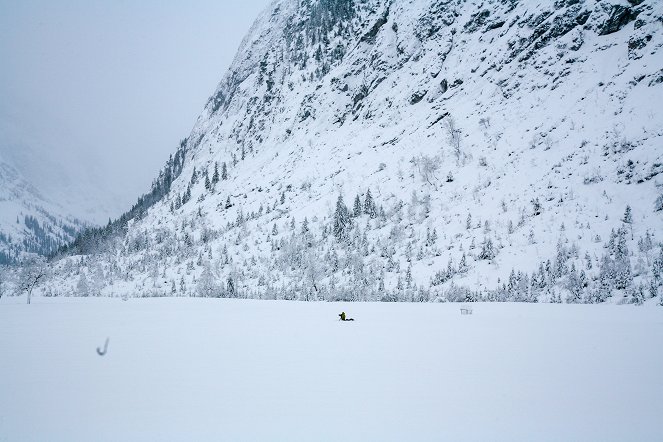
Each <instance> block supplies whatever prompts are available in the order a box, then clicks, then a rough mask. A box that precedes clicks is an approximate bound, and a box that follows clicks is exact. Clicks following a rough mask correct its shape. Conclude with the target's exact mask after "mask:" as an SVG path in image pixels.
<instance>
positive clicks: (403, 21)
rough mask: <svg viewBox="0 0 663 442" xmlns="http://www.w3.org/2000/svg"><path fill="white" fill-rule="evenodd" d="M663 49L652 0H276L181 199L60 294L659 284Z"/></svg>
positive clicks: (247, 43)
mask: <svg viewBox="0 0 663 442" xmlns="http://www.w3.org/2000/svg"><path fill="white" fill-rule="evenodd" d="M662 45H663V5H661V3H660V2H655V1H635V0H632V1H629V2H626V1H617V0H615V1H593V0H585V1H582V0H566V1H563V0H558V1H551V0H534V1H517V0H494V1H490V0H486V1H480V2H479V1H453V0H410V1H405V0H403V1H386V0H364V1H342V0H318V1H314V0H296V1H295V0H280V1H275V2H274V3H273V4H272V5H271V6H270V7H269V8H268V9H267V10H266V11H265V12H264V13H263V14H262V15H261V16H260V17H259V18H258V19H257V20H256V22H255V24H254V26H253V27H252V28H251V30H250V32H249V34H248V35H247V37H246V38H245V40H244V42H243V43H242V45H241V47H240V49H239V51H238V54H237V56H236V58H235V61H234V63H233V65H232V66H231V68H230V70H229V71H228V73H227V74H226V75H225V76H224V78H223V80H222V81H221V83H220V85H219V87H218V88H217V90H216V91H215V92H214V94H213V95H212V96H211V98H210V99H209V101H208V103H207V105H206V107H205V109H204V111H203V113H202V114H201V116H200V117H199V118H198V120H197V121H196V123H195V126H194V128H193V130H192V133H191V135H190V136H189V137H188V138H187V141H186V143H185V147H184V148H183V151H186V160H185V163H184V165H183V169H182V171H181V175H179V177H178V178H177V179H176V180H175V181H174V182H173V183H172V186H169V187H168V190H169V191H168V193H167V194H166V195H165V196H164V197H163V198H162V199H161V200H160V201H159V202H157V203H156V204H155V205H154V206H152V207H151V208H150V209H149V211H148V212H147V213H146V214H145V215H144V216H141V217H140V219H134V220H133V221H131V222H130V223H129V225H128V227H127V229H126V233H125V232H123V233H122V234H121V235H115V236H113V237H112V238H111V239H109V240H107V241H105V242H104V246H103V247H102V248H101V249H100V250H98V251H96V252H95V253H93V254H91V255H89V256H86V257H84V258H83V259H81V258H80V257H69V258H64V259H63V260H61V261H60V262H58V263H56V264H55V268H56V272H55V273H54V276H53V277H52V278H51V279H50V280H49V282H48V284H47V285H46V286H45V288H44V290H45V291H46V292H49V293H67V292H71V291H74V292H75V291H76V288H75V287H76V285H77V283H78V282H79V280H80V278H81V276H80V275H81V274H87V275H89V274H91V273H92V274H95V275H100V276H101V278H95V279H96V280H98V281H100V282H98V286H97V287H96V288H95V290H94V292H95V293H103V294H107V295H111V294H113V295H117V294H120V293H128V294H129V295H133V294H142V295H164V294H167V295H193V294H196V295H201V296H247V297H260V298H265V297H267V298H274V297H276V298H282V297H285V298H299V299H353V300H365V299H385V300H392V299H400V300H413V299H417V300H433V299H441V300H444V299H447V300H457V299H477V298H485V299H496V300H505V299H516V300H536V299H538V300H558V299H568V300H570V301H573V302H579V301H592V302H593V301H596V300H599V301H602V300H605V299H607V298H608V297H610V296H612V295H616V296H613V299H616V298H620V299H621V297H622V296H626V298H627V299H635V296H636V295H635V294H637V293H636V292H638V290H639V286H640V285H641V284H642V285H643V287H644V285H647V287H650V288H648V289H647V290H648V293H651V294H656V290H658V289H657V287H658V286H657V284H658V281H659V280H658V279H657V278H656V275H655V274H656V271H655V269H654V268H653V267H654V266H653V263H654V261H655V257H656V256H657V253H658V248H657V245H656V244H657V242H658V241H660V240H661V238H659V237H658V236H660V232H661V231H662V229H661V227H663V221H662V218H661V212H660V211H656V209H657V208H658V206H657V204H658V203H657V199H658V198H659V195H660V194H661V193H662V190H661V188H660V187H659V185H660V184H661V175H659V174H660V172H661V171H662V170H663V165H662V164H663V144H662V143H663V138H662V137H663V114H661V112H659V107H660V104H659V101H660V99H659V97H661V96H663V70H662V69H661V67H662V66H663V64H662V63H661V61H663V52H661V51H662V50H661V46H662ZM339 197H341V198H339ZM353 202H354V203H353ZM662 205H663V203H662ZM627 206H629V209H628V212H629V216H628V217H626V216H625V215H624V213H625V211H627V210H626V207H627ZM624 220H626V222H624ZM613 230H614V233H613V234H611V231H613ZM657 235H658V236H657ZM618 244H621V245H619V246H618ZM615 275H619V276H615ZM579 281H580V282H579ZM651 287H654V288H651ZM638 293H639V292H638Z"/></svg>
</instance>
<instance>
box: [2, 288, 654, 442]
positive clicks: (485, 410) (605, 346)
mask: <svg viewBox="0 0 663 442" xmlns="http://www.w3.org/2000/svg"><path fill="white" fill-rule="evenodd" d="M24 302H25V299H22V298H4V299H2V300H0V352H1V357H0V441H4V440H6V441H26V440H28V441H31V440H34V441H46V440H48V441H79V440H80V441H90V440H95V441H106V440H108V441H118V440H123V441H129V440H160V441H165V440H181V441H194V440H195V441H202V440H232V441H244V440H246V441H251V440H269V441H298V440H301V441H317V440H321V441H335V440H339V441H340V440H342V441H348V440H350V441H355V440H357V441H369V440H372V441H392V440H393V441H406V440H408V441H428V440H431V441H432V440H436V441H437V440H454V441H458V440H477V441H487V440H491V441H498V440H505V441H506V440H508V441H515V440H523V441H533V440H550V441H560V440H565V441H571V440H582V441H590V440H594V441H611V440H614V441H626V440H629V441H643V440H651V441H653V440H659V441H660V440H663V425H662V424H661V418H663V350H662V347H661V343H662V342H663V308H661V307H657V306H654V305H653V304H651V305H645V306H642V307H632V306H616V305H553V304H474V305H471V307H472V308H473V314H472V315H464V316H462V315H460V307H461V306H460V305H459V304H377V303H361V304H360V303H357V304H335V303H302V302H280V301H243V300H210V299H172V298H170V299H129V300H128V301H125V302H123V301H121V300H119V299H81V298H57V299H51V298H35V299H34V301H33V304H32V305H25V304H24ZM342 310H344V311H346V312H347V313H348V314H349V316H351V317H354V318H355V319H356V321H355V322H346V323H343V322H339V321H338V317H337V314H338V313H340V312H341V311H342ZM107 337H108V338H110V340H109V345H108V352H107V353H106V355H105V356H99V355H98V354H97V351H96V348H97V347H99V346H102V347H103V344H104V341H105V340H106V338H107Z"/></svg>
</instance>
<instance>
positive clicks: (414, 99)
mask: <svg viewBox="0 0 663 442" xmlns="http://www.w3.org/2000/svg"><path fill="white" fill-rule="evenodd" d="M427 93H428V91H417V92H415V93H414V94H412V96H411V97H410V104H417V103H419V102H420V101H421V100H423V98H424V97H425V96H426V94H427Z"/></svg>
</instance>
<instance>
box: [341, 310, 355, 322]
mask: <svg viewBox="0 0 663 442" xmlns="http://www.w3.org/2000/svg"><path fill="white" fill-rule="evenodd" d="M338 316H340V317H341V321H354V319H353V318H346V316H345V312H341V314H339V315H338Z"/></svg>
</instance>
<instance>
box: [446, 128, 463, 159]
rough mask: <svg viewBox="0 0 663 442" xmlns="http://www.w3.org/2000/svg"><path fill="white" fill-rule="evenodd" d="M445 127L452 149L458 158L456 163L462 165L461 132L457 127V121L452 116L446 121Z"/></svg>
mask: <svg viewBox="0 0 663 442" xmlns="http://www.w3.org/2000/svg"><path fill="white" fill-rule="evenodd" d="M445 126H446V129H447V137H448V139H449V144H450V145H451V149H452V150H453V152H454V156H455V157H456V163H457V164H460V160H461V157H462V152H461V150H460V144H461V130H460V129H459V128H458V126H457V125H456V120H454V119H453V117H451V116H449V118H447V119H446V120H445Z"/></svg>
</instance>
